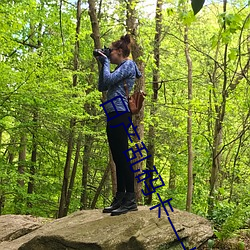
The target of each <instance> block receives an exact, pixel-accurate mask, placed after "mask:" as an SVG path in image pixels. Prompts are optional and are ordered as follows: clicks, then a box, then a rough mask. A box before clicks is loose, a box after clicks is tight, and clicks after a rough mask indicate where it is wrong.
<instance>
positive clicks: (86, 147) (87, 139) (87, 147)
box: [80, 135, 93, 210]
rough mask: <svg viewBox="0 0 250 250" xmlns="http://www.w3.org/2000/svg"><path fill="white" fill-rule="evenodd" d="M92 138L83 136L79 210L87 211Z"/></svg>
mask: <svg viewBox="0 0 250 250" xmlns="http://www.w3.org/2000/svg"><path fill="white" fill-rule="evenodd" d="M92 143H93V137H92V136H90V135H86V136H85V143H84V150H83V166H82V193H81V208H80V209H81V210H82V209H87V207H88V204H87V197H88V195H87V194H88V193H87V185H88V172H89V158H90V152H91V146H92Z"/></svg>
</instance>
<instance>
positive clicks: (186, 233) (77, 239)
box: [0, 206, 213, 250]
mask: <svg viewBox="0 0 250 250" xmlns="http://www.w3.org/2000/svg"><path fill="white" fill-rule="evenodd" d="M169 217H170V218H171V221H172V223H173V226H174V228H175V229H176V231H177V233H178V236H179V237H180V239H181V241H182V242H183V243H184V245H185V247H186V249H191V248H194V247H196V248H198V247H199V246H200V245H201V244H202V243H203V242H205V241H206V240H207V239H208V238H210V237H211V236H212V235H213V231H212V228H211V226H210V224H209V222H208V221H207V220H206V219H204V218H202V217H200V216H197V215H194V214H191V213H187V212H184V211H180V210H177V209H174V212H170V213H169ZM0 221H1V217H0ZM10 221H11V217H10ZM0 225H1V222H0ZM0 233H1V229H0ZM4 240H5V241H3V242H1V243H0V250H18V249H19V250H75V249H81V250H99V249H100V250H101V249H103V250H164V249H172V250H181V249H183V247H182V245H181V243H180V241H178V239H177V237H176V235H175V233H174V231H173V228H172V226H171V225H170V222H169V220H168V217H167V215H166V214H165V213H164V212H163V211H162V215H161V218H158V211H157V209H156V210H152V211H150V210H149V207H146V206H140V207H139V211H136V212H129V213H127V214H124V215H120V216H110V214H103V213H102V210H101V209H95V210H84V211H79V212H76V213H73V214H71V215H69V216H67V217H64V218H61V219H57V220H54V221H53V222H50V223H47V224H45V225H43V226H41V227H40V228H38V229H36V230H35V231H32V232H30V233H28V234H26V235H24V236H22V237H19V238H16V239H14V240H12V239H11V238H9V237H7V238H6V237H5V238H4Z"/></svg>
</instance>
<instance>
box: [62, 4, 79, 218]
mask: <svg viewBox="0 0 250 250" xmlns="http://www.w3.org/2000/svg"><path fill="white" fill-rule="evenodd" d="M81 3H82V1H81V0H78V1H77V16H76V18H77V20H76V41H75V51H74V71H77V70H78V68H79V47H80V43H79V34H80V27H81ZM72 85H73V87H75V86H76V85H77V74H74V75H73V84H72ZM73 97H74V96H73ZM75 123H76V119H75V118H72V119H71V121H70V132H69V138H68V147H67V156H66V162H65V166H64V177H63V185H62V190H61V198H60V204H59V211H58V218H61V217H63V216H65V215H64V213H65V211H66V210H67V208H66V200H67V193H68V184H69V178H70V165H71V159H72V152H73V148H74V145H73V144H74V137H75V131H74V130H75Z"/></svg>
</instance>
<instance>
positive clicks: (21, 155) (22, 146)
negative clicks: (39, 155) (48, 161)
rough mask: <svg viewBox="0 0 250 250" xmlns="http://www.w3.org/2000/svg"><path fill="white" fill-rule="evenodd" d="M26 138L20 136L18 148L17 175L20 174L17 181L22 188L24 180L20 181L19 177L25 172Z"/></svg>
mask: <svg viewBox="0 0 250 250" xmlns="http://www.w3.org/2000/svg"><path fill="white" fill-rule="evenodd" d="M26 140H27V138H26V136H25V135H22V136H21V141H20V148H19V157H18V173H19V174H20V175H19V176H20V177H19V179H18V184H19V185H20V186H21V187H23V186H24V180H23V179H22V177H21V175H23V174H24V172H25V160H26V147H27V146H26Z"/></svg>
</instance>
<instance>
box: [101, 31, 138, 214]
mask: <svg viewBox="0 0 250 250" xmlns="http://www.w3.org/2000/svg"><path fill="white" fill-rule="evenodd" d="M130 44H131V41H130V36H129V35H125V36H122V37H121V38H120V39H119V40H117V41H115V42H113V43H112V44H111V46H110V48H109V51H110V56H109V57H107V56H106V55H104V54H103V53H100V55H98V56H97V60H98V61H99V62H100V63H101V64H102V68H101V70H100V75H99V83H98V90H99V91H106V90H107V91H108V92H107V101H109V100H111V99H113V98H115V97H117V96H119V95H120V96H121V98H117V99H115V100H114V102H113V104H114V105H115V107H116V110H117V111H116V110H115V108H114V106H113V104H112V103H111V102H107V104H106V105H105V110H106V112H107V117H108V118H107V126H106V132H107V137H108V142H109V146H110V149H111V153H112V156H113V160H114V162H115V165H116V178H117V192H116V195H115V197H114V198H113V201H112V203H111V205H110V206H109V207H105V208H104V209H103V213H111V215H112V216H113V215H120V214H124V213H127V212H129V211H137V210H138V209H137V205H136V198H135V192H134V173H133V171H132V170H131V169H130V163H129V162H127V158H126V156H125V154H124V151H127V150H128V135H127V132H126V130H125V128H124V126H122V125H121V126H117V125H118V124H122V123H124V125H125V126H126V128H127V129H128V128H129V127H130V126H131V123H130V121H129V117H130V118H131V119H132V114H131V113H130V111H129V107H128V100H127V96H126V91H125V89H124V83H126V84H127V86H128V91H129V92H130V91H131V90H132V88H133V85H134V82H135V78H139V77H141V73H140V71H139V69H138V67H137V65H136V64H135V62H134V61H132V60H130V59H129V58H128V56H129V54H130ZM109 58H110V59H109ZM110 63H112V64H116V65H117V67H116V69H115V71H114V72H110ZM121 113H123V114H121ZM115 116H116V117H115ZM112 117H114V118H113V119H112ZM113 126H117V127H113ZM127 156H128V154H127ZM128 159H129V157H128Z"/></svg>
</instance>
